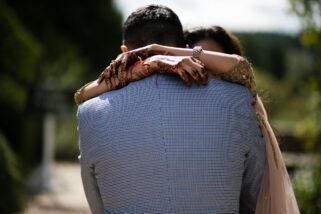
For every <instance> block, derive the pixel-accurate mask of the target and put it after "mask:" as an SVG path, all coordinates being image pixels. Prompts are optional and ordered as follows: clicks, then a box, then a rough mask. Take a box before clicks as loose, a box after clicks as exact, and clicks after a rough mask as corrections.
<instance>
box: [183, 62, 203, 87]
mask: <svg viewBox="0 0 321 214" xmlns="http://www.w3.org/2000/svg"><path fill="white" fill-rule="evenodd" d="M182 67H183V69H184V70H185V71H186V72H187V73H188V74H189V75H190V76H191V77H192V79H193V80H194V81H195V82H196V83H198V84H200V83H201V82H202V80H201V77H200V75H199V73H198V72H197V70H196V68H195V67H193V66H190V65H188V64H187V63H183V64H182Z"/></svg>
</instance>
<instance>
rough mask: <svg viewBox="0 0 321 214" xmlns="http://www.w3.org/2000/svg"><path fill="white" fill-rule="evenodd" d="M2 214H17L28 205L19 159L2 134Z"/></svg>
mask: <svg viewBox="0 0 321 214" xmlns="http://www.w3.org/2000/svg"><path fill="white" fill-rule="evenodd" d="M0 172H1V173H0V186H1V191H0V201H1V203H0V213H15V212H17V211H19V210H21V209H22V208H24V206H25V204H26V201H25V199H26V191H25V182H24V180H23V177H22V175H21V172H20V169H19V163H18V159H17V157H16V156H15V154H14V153H13V152H12V150H11V149H10V147H9V145H8V142H7V140H6V139H5V138H4V136H3V135H2V133H1V132H0Z"/></svg>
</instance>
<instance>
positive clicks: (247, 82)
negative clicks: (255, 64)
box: [218, 57, 256, 97]
mask: <svg viewBox="0 0 321 214" xmlns="http://www.w3.org/2000/svg"><path fill="white" fill-rule="evenodd" d="M218 75H219V76H220V77H221V78H222V79H223V80H226V81H229V82H233V83H238V84H241V85H244V86H246V87H247V88H248V89H249V90H250V92H251V94H252V95H253V97H255V96H256V84H255V80H254V74H253V69H252V66H251V65H250V63H249V62H248V61H247V60H246V59H245V58H243V57H240V58H239V62H238V64H237V65H236V66H235V67H234V68H233V69H232V70H230V71H228V72H224V73H220V74H218Z"/></svg>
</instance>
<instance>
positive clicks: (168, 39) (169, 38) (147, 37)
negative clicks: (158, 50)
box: [123, 4, 185, 48]
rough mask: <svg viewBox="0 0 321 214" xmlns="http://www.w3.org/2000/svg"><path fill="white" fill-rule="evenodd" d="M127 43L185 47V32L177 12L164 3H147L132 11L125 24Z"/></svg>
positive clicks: (125, 40) (132, 44)
mask: <svg viewBox="0 0 321 214" xmlns="http://www.w3.org/2000/svg"><path fill="white" fill-rule="evenodd" d="M123 40H124V42H125V44H126V45H130V46H131V47H132V48H138V47H142V46H145V45H149V44H153V43H157V44H161V45H169V46H176V47H184V46H185V41H184V33H183V27H182V24H181V22H180V20H179V18H178V16H177V14H176V13H175V12H174V11H173V10H171V9H170V8H168V7H166V6H163V5H155V4H151V5H147V6H145V7H141V8H138V9H137V10H136V11H134V12H132V13H131V14H130V15H129V16H128V18H127V19H126V21H125V23H124V25H123Z"/></svg>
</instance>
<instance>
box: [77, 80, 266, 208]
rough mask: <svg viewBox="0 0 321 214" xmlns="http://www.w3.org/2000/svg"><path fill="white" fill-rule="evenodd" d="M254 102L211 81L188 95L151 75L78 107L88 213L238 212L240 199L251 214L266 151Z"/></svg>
mask: <svg viewBox="0 0 321 214" xmlns="http://www.w3.org/2000/svg"><path fill="white" fill-rule="evenodd" d="M251 101H252V100H251V97H250V95H249V93H248V91H247V89H246V88H244V87H242V86H239V85H235V84H231V83H227V82H224V81H218V80H210V81H209V84H208V86H206V87H197V86H192V87H191V88H187V87H186V86H184V85H183V84H182V83H181V81H180V80H179V79H178V78H176V77H173V76H165V75H154V76H152V77H149V78H146V79H144V80H142V81H139V82H135V83H132V84H130V85H129V86H127V87H125V88H123V89H121V90H118V91H113V92H109V93H105V94H103V95H101V96H99V97H97V98H94V99H91V100H89V101H87V102H86V103H84V104H83V105H81V106H80V108H79V112H78V117H79V132H80V149H81V165H82V178H83V182H84V187H85V192H86V195H87V199H88V201H89V204H90V206H91V209H92V210H93V211H94V212H97V213H98V212H99V210H100V212H101V210H103V209H104V210H105V213H109V212H110V213H238V212H239V204H240V198H241V201H242V202H241V209H242V210H243V209H244V210H245V211H248V210H247V209H252V210H253V209H254V208H255V199H256V196H257V193H258V190H259V186H260V181H261V177H262V174H263V168H264V160H265V145H264V141H263V138H262V137H261V133H260V131H259V127H258V123H257V122H256V118H255V114H254V113H253V111H252V106H251ZM242 178H243V179H242ZM241 190H242V191H241ZM241 192H242V193H241ZM240 194H241V197H240ZM243 201H244V202H245V203H243Z"/></svg>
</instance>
